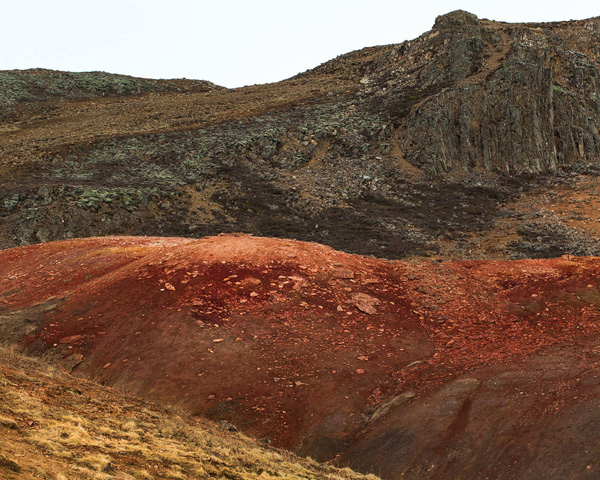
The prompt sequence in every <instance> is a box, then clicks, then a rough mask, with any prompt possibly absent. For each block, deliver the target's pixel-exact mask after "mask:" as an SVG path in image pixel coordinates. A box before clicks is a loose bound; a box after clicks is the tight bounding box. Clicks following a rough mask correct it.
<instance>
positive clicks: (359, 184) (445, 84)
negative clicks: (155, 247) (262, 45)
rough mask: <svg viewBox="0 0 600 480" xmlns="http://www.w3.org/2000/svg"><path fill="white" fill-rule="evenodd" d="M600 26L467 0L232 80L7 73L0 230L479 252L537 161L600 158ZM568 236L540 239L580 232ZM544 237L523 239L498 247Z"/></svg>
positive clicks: (396, 252)
mask: <svg viewBox="0 0 600 480" xmlns="http://www.w3.org/2000/svg"><path fill="white" fill-rule="evenodd" d="M599 35H600V19H599V18H592V19H589V20H581V21H570V22H557V23H544V24H508V23H501V22H492V21H489V20H484V19H478V18H477V17H475V16H474V15H472V14H469V13H467V12H463V11H456V12H452V13H449V14H447V15H443V16H441V17H438V18H437V20H436V22H435V25H434V26H433V29H432V30H431V31H430V32H427V33H425V34H423V35H422V36H421V37H419V38H417V39H415V40H413V41H408V42H404V43H402V44H398V45H388V46H382V47H370V48H366V49H363V50H359V51H356V52H351V53H349V54H347V55H342V56H340V57H338V58H336V59H334V60H331V61H329V62H327V63H325V64H323V65H320V66H318V67H317V68H315V69H313V70H309V71H307V72H304V73H302V74H299V75H297V76H296V77H293V78H291V79H288V80H285V81H282V82H279V83H275V84H269V85H259V86H253V87H244V88H241V89H234V90H228V89H223V88H219V87H216V86H214V85H212V84H210V83H208V82H192V81H184V80H178V81H151V80H142V79H133V78H130V77H122V76H112V75H107V74H101V73H91V74H70V73H64V72H52V71H46V70H34V71H26V72H4V73H1V74H0V81H1V82H2V86H3V87H7V88H5V89H4V90H3V92H2V94H0V105H5V106H8V107H10V112H11V113H10V115H8V113H7V115H5V118H4V120H1V121H0V164H1V166H2V168H0V221H1V222H2V226H3V228H2V229H1V230H0V247H3V248H6V247H9V246H14V245H24V244H29V243H35V242H41V241H48V240H56V239H65V238H73V237H82V236H91V235H106V234H134V235H178V236H194V237H201V236H204V235H211V234H216V233H220V232H240V231H241V232H247V233H252V234H257V235H265V236H277V237H287V238H297V239H302V240H310V241H317V242H321V243H326V244H328V245H331V246H333V247H335V248H338V249H342V250H345V251H349V252H354V253H361V254H368V255H375V256H383V257H387V258H404V257H410V256H421V257H424V256H445V257H446V258H448V257H462V256H468V255H470V253H469V252H471V251H472V247H473V245H470V243H472V242H473V240H472V239H473V238H476V237H478V236H479V237H481V236H482V235H483V233H484V232H487V231H492V230H493V229H494V228H495V224H496V223H497V221H498V220H499V219H501V218H502V215H503V214H504V213H503V212H502V211H501V210H500V208H501V205H502V204H505V203H507V202H510V201H512V200H514V199H515V198H518V197H519V196H522V195H526V194H527V193H528V191H529V190H531V189H535V188H536V186H538V185H539V183H540V178H541V176H544V175H550V174H551V175H563V174H564V173H565V171H566V172H572V171H577V172H587V173H588V174H597V171H598V158H600V133H599V128H600V96H599V94H600V76H599V66H600V63H599V55H600V49H599V47H598V45H599V44H600V41H599ZM8 107H7V108H8ZM3 111H4V112H5V113H6V112H8V110H7V109H4V110H3ZM525 175H528V176H525ZM515 221H518V220H515ZM523 232H525V230H523V229H521V233H519V235H521V236H522V237H523V238H524V242H525V243H527V242H531V239H530V238H529V235H528V234H527V233H523ZM561 238H566V236H565V235H562V236H561ZM440 239H446V240H447V241H448V242H451V243H452V247H449V248H446V249H445V250H444V249H442V248H441V247H440V245H441V244H440ZM572 243H573V242H571V243H570V244H568V245H567V244H561V243H560V242H558V243H557V245H556V248H554V247H552V248H546V249H539V250H536V252H537V254H536V256H540V255H550V256H551V255H554V254H555V253H560V252H563V253H577V252H580V251H583V250H581V249H579V248H575V246H574V244H572ZM533 248H534V249H537V246H534V247H533ZM479 250H483V247H482V248H481V249H479ZM529 250H531V248H530V247H529V246H528V245H521V244H520V243H519V241H517V243H516V244H515V246H514V247H510V248H508V250H507V251H504V252H503V253H502V255H503V256H504V258H506V257H509V256H510V255H520V254H524V252H526V251H529ZM487 253H488V252H487V251H485V250H484V251H483V254H484V255H485V254H487Z"/></svg>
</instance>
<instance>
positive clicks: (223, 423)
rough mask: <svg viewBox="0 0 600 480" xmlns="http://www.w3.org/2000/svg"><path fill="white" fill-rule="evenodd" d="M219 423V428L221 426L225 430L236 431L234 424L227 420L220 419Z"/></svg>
mask: <svg viewBox="0 0 600 480" xmlns="http://www.w3.org/2000/svg"><path fill="white" fill-rule="evenodd" d="M219 425H220V426H221V428H223V429H224V430H227V431H228V432H237V431H238V429H237V427H236V426H235V425H233V424H232V423H229V422H228V421H227V420H221V421H220V422H219Z"/></svg>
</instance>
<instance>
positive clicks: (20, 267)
mask: <svg viewBox="0 0 600 480" xmlns="http://www.w3.org/2000/svg"><path fill="white" fill-rule="evenodd" d="M599 274H600V260H599V259H598V258H577V257H564V258H559V259H554V260H519V261H495V262H489V261H455V262H441V263H440V262H390V261H385V260H377V259H373V258H365V257H358V256H353V255H349V254H345V253H341V252H336V251H334V250H333V249H331V248H329V247H325V246H321V245H316V244H308V243H303V242H296V241H286V240H277V239H267V238H255V237H249V236H243V235H238V236H231V235H223V236H219V237H210V238H205V239H202V240H192V239H175V238H133V237H115V238H92V239H86V240H72V241H66V242H57V243H47V244H40V245H33V246H29V247H21V248H15V249H10V250H5V251H3V252H0V309H1V310H0V335H1V337H2V338H3V339H5V340H9V341H11V342H12V343H15V344H17V345H19V346H20V348H22V349H24V350H25V351H27V352H29V353H36V354H39V355H49V356H50V357H52V358H54V359H55V361H57V362H59V363H60V364H62V365H63V367H64V368H66V369H68V370H70V371H72V372H73V373H74V374H76V375H81V376H85V377H90V378H93V379H96V380H97V381H99V382H102V383H106V384H109V385H112V386H116V387H119V388H124V389H126V390H128V391H130V392H133V393H135V394H137V395H140V396H142V397H144V398H146V399H151V400H156V401H160V402H163V403H166V404H169V405H175V406H177V407H179V408H182V409H184V410H185V411H187V412H189V413H192V414H198V415H206V416H208V417H209V418H212V419H215V420H226V421H228V422H230V423H232V424H234V425H236V426H237V427H238V428H240V429H241V430H242V431H244V432H246V433H248V434H251V435H252V436H255V437H258V438H268V439H269V440H271V441H272V442H273V444H274V445H276V446H283V447H287V448H291V449H293V450H296V451H297V452H300V453H302V454H308V455H311V456H313V458H317V459H319V460H331V459H334V460H336V459H337V460H336V461H337V462H338V463H339V464H340V465H350V466H353V467H355V468H357V469H359V470H361V471H363V472H374V473H376V474H379V475H381V476H382V477H383V478H399V477H400V476H401V475H404V476H403V477H402V478H415V479H417V478H436V479H445V478H479V477H481V478H484V477H483V476H485V477H487V478H531V479H538V478H540V479H541V478H578V479H579V478H596V477H597V476H598V468H600V465H599V464H598V453H597V452H598V451H599V449H598V437H597V432H596V431H595V425H596V423H597V419H598V418H599V417H600V410H598V401H599V395H600V389H599V383H598V378H600V363H599V362H600V356H599V354H600V345H599V343H598V338H599V337H598V333H599V330H600V323H599V321H600V314H599V311H598V305H599V304H600V293H599V288H600V283H599V276H598V275H599Z"/></svg>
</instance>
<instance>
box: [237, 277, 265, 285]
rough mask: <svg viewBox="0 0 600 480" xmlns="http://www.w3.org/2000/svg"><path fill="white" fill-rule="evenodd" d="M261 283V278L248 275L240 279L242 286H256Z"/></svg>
mask: <svg viewBox="0 0 600 480" xmlns="http://www.w3.org/2000/svg"><path fill="white" fill-rule="evenodd" d="M261 283H262V281H261V280H260V279H258V278H254V277H246V278H244V279H243V280H241V281H240V285H241V286H242V287H255V286H257V285H260V284H261Z"/></svg>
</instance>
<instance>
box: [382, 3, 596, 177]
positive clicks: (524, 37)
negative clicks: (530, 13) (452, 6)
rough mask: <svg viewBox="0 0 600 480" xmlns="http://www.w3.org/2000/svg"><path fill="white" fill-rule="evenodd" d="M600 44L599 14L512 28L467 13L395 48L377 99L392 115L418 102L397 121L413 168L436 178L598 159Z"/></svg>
mask: <svg viewBox="0 0 600 480" xmlns="http://www.w3.org/2000/svg"><path fill="white" fill-rule="evenodd" d="M599 44H600V19H599V18H593V19H590V20H586V21H581V22H562V23H551V24H503V23H496V22H490V21H487V20H481V21H480V20H478V19H477V18H476V17H475V16H473V15H471V14H469V13H466V12H461V11H457V12H453V13H450V14H448V15H445V16H443V17H439V18H438V19H437V21H436V23H435V25H434V27H433V30H432V31H431V32H428V33H426V34H425V35H423V36H421V37H419V38H418V39H416V40H415V41H413V42H407V43H404V44H402V45H400V46H398V47H396V48H395V49H394V50H392V52H390V54H389V56H388V58H387V64H388V65H387V67H385V68H383V69H380V70H379V71H377V72H376V73H375V74H374V75H373V77H372V84H373V85H374V87H373V88H372V90H373V91H372V95H373V96H375V97H377V96H380V97H381V98H382V101H383V103H384V104H386V105H387V106H388V108H389V109H390V114H392V116H393V114H394V113H395V112H394V111H393V108H394V107H396V108H399V107H400V105H402V102H414V106H412V108H410V109H409V111H408V112H407V114H406V115H399V116H398V117H397V118H396V120H397V121H398V124H399V133H398V139H399V144H400V146H401V147H402V150H403V151H404V152H405V156H406V159H407V160H408V161H409V162H410V163H412V164H413V165H415V166H418V167H421V168H425V169H427V170H430V171H433V172H437V173H443V172H447V171H449V170H452V169H457V168H458V169H464V170H471V169H474V168H478V167H479V168H484V169H486V170H495V171H502V172H507V173H513V174H514V173H522V172H548V171H556V169H557V168H559V167H561V166H565V165H573V164H576V163H596V162H597V161H598V157H599V154H600V135H599V132H598V128H599V127H600V120H599V118H600V96H599V95H600V76H599V66H600V64H599V54H600V50H599V46H598V45H599ZM382 88H385V89H386V90H385V92H383V91H382ZM394 101H396V103H395V104H394ZM399 109H400V113H402V114H403V113H404V112H403V111H402V109H401V108H399Z"/></svg>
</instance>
